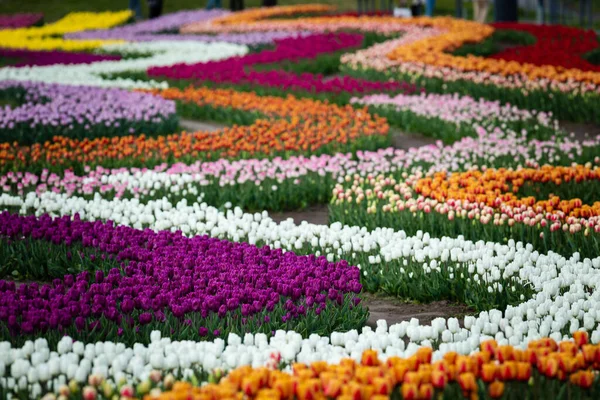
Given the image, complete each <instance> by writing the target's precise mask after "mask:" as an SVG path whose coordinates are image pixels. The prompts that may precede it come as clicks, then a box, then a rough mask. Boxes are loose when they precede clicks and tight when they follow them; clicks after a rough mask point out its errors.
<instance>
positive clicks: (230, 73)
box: [148, 33, 416, 93]
mask: <svg viewBox="0 0 600 400" xmlns="http://www.w3.org/2000/svg"><path fill="white" fill-rule="evenodd" d="M362 42H363V35H360V34H355V33H324V34H314V35H309V36H300V37H295V38H288V39H282V40H277V41H276V42H275V43H276V47H275V49H266V50H263V51H261V52H260V53H254V54H247V55H244V56H241V57H236V58H233V57H232V58H228V59H227V60H223V61H214V62H206V63H197V64H191V63H182V64H175V65H170V66H165V67H153V68H149V69H148V75H149V76H151V77H153V78H165V77H166V78H169V79H192V80H200V81H204V82H210V83H216V84H222V83H225V84H235V85H252V86H255V85H256V86H259V87H276V88H279V89H283V90H300V91H308V92H311V93H323V92H327V93H364V92H378V91H394V92H398V91H402V92H408V93H412V92H414V91H416V87H415V86H414V85H410V84H406V83H403V82H399V83H398V82H379V81H365V80H362V79H356V78H352V77H335V78H324V77H323V76H321V75H314V74H309V73H305V74H301V75H296V74H294V73H291V72H287V71H281V70H272V71H256V70H253V69H251V67H256V66H259V65H260V64H269V63H276V62H281V61H286V62H294V61H297V60H301V59H313V58H316V57H317V56H319V55H323V54H328V53H332V52H336V51H339V50H343V49H347V48H352V47H358V46H360V45H361V44H362Z"/></svg>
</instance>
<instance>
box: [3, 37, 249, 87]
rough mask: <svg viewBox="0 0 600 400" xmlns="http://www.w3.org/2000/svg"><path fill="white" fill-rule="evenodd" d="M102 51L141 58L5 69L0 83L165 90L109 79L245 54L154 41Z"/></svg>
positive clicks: (225, 46) (235, 47) (219, 45)
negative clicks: (31, 82) (28, 82)
mask: <svg viewBox="0 0 600 400" xmlns="http://www.w3.org/2000/svg"><path fill="white" fill-rule="evenodd" d="M100 48H101V50H102V51H105V52H110V53H118V54H123V55H124V56H126V55H128V54H136V55H141V57H136V58H125V59H122V60H117V61H102V62H94V63H91V64H76V65H65V64H66V63H62V62H60V63H58V64H57V63H52V64H51V65H43V66H31V67H5V68H1V69H0V80H19V81H34V82H44V83H61V84H66V85H83V86H107V87H122V88H157V87H158V88H166V87H168V84H167V83H166V82H156V81H153V80H150V81H139V80H132V79H123V78H120V79H119V78H117V79H111V75H115V74H119V73H123V72H127V71H137V72H145V71H146V69H148V68H150V67H155V66H166V65H172V64H176V63H180V62H183V61H185V60H187V61H189V62H207V61H212V60H222V59H226V58H228V57H233V56H239V55H243V54H246V53H247V52H248V47H247V46H245V45H239V44H232V43H224V42H214V43H212V42H211V43H204V42H194V41H153V42H131V43H119V44H105V45H102V47H100Z"/></svg>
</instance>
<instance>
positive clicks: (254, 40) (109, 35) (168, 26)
mask: <svg viewBox="0 0 600 400" xmlns="http://www.w3.org/2000/svg"><path fill="white" fill-rule="evenodd" d="M227 14H228V12H227V11H224V10H210V11H207V10H189V11H177V12H174V13H169V14H166V15H163V16H161V17H158V18H154V19H150V20H146V21H140V22H136V23H133V24H128V25H124V26H117V27H114V28H111V29H102V30H92V31H89V30H88V31H81V32H74V33H69V34H67V35H65V37H66V38H69V39H79V40H90V39H96V40H125V41H128V42H151V41H164V40H168V41H179V40H184V41H187V40H191V41H202V42H228V43H238V44H245V45H249V46H254V45H261V44H270V43H272V42H273V41H274V40H278V39H284V38H286V37H290V36H296V35H301V34H308V32H306V33H303V32H279V31H270V32H260V33H254V34H236V33H233V34H220V35H193V34H189V35H185V34H178V33H169V32H173V31H177V30H178V29H179V27H180V26H182V25H185V24H188V23H192V22H198V21H208V20H210V19H212V18H216V17H219V16H223V15H227Z"/></svg>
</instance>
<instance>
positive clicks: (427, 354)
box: [416, 347, 433, 364]
mask: <svg viewBox="0 0 600 400" xmlns="http://www.w3.org/2000/svg"><path fill="white" fill-rule="evenodd" d="M432 355H433V349H431V348H430V347H421V348H419V349H418V350H417V354H416V356H417V359H418V360H419V363H421V364H429V363H430V362H431V356H432Z"/></svg>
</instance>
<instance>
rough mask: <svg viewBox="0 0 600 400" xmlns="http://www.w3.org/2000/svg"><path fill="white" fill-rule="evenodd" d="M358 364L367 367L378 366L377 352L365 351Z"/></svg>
mask: <svg viewBox="0 0 600 400" xmlns="http://www.w3.org/2000/svg"><path fill="white" fill-rule="evenodd" d="M360 363H361V364H362V365H367V366H377V365H379V359H378V357H377V351H376V350H365V351H364V352H363V354H362V357H361V360H360Z"/></svg>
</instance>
